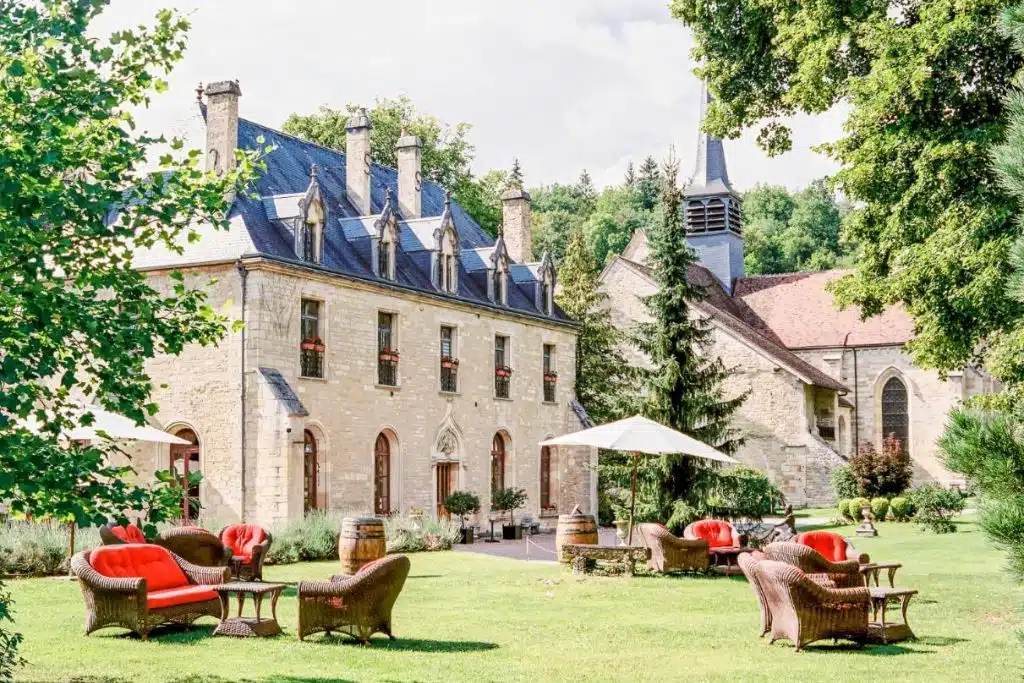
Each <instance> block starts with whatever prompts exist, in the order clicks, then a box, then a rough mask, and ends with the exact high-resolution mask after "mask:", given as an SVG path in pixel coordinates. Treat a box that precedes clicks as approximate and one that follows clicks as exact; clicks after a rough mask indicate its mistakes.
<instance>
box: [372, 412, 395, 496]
mask: <svg viewBox="0 0 1024 683" xmlns="http://www.w3.org/2000/svg"><path fill="white" fill-rule="evenodd" d="M373 512H374V514H377V515H389V514H391V440H390V439H388V437H387V435H386V434H385V433H384V432H381V433H380V434H378V435H377V443H376V444H374V447H373Z"/></svg>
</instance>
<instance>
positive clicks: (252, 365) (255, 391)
mask: <svg viewBox="0 0 1024 683" xmlns="http://www.w3.org/2000/svg"><path fill="white" fill-rule="evenodd" d="M243 273H244V275H243ZM192 277H195V278H197V279H198V278H202V279H204V280H206V279H209V278H210V277H216V278H217V283H216V285H214V287H213V288H212V289H211V290H210V300H211V303H212V304H213V305H214V307H224V309H223V310H225V312H226V313H227V314H228V315H230V316H232V317H233V318H235V319H239V320H244V322H245V329H244V332H239V333H232V334H230V335H229V336H228V337H227V338H226V339H225V340H224V341H223V342H222V343H221V344H220V345H218V346H216V347H206V348H202V347H190V348H188V349H186V350H185V352H184V353H183V354H182V355H181V356H179V357H160V358H157V359H155V360H154V361H153V362H152V363H151V364H150V367H149V370H150V372H151V376H152V377H153V380H154V383H155V384H157V385H158V386H159V385H162V384H166V385H167V386H166V387H165V388H160V389H158V390H157V392H156V394H155V395H154V398H155V400H156V401H157V403H158V404H159V405H160V409H161V410H160V413H159V414H158V415H157V416H156V417H155V420H154V423H155V424H157V425H159V426H161V427H163V428H166V429H169V430H170V431H172V432H174V431H175V430H176V429H179V428H182V427H187V428H190V429H192V430H194V431H195V433H196V434H197V435H198V437H199V441H200V447H201V460H200V461H201V469H202V472H203V475H204V482H203V485H202V489H201V493H200V499H201V501H202V503H203V506H204V510H205V511H206V513H207V514H210V515H212V516H213V517H216V518H219V519H224V520H231V519H246V520H248V521H254V522H257V523H261V524H267V525H275V524H280V523H283V522H286V521H288V520H291V519H295V518H297V517H301V516H302V514H303V512H304V509H303V505H304V489H303V466H304V454H303V435H304V432H305V430H309V431H310V432H312V434H313V435H314V437H315V439H316V446H317V452H318V465H319V471H318V474H317V490H318V491H319V497H318V501H317V502H318V505H317V507H318V508H320V509H324V510H334V511H339V512H353V513H367V512H373V508H374V500H373V498H374V444H375V442H376V439H377V436H378V435H379V434H381V433H383V434H385V435H386V437H387V438H388V440H389V442H390V445H391V454H392V461H391V491H390V494H391V501H392V509H393V510H394V511H400V512H408V511H409V510H410V509H412V508H419V509H422V510H425V511H428V513H430V512H434V511H436V509H437V500H436V494H435V492H436V479H435V477H436V467H437V463H438V462H448V461H450V462H452V463H454V464H455V471H456V474H455V477H456V480H455V486H454V487H453V490H468V491H472V492H474V493H476V494H477V495H479V496H480V499H481V501H484V502H485V506H484V507H485V510H486V501H489V500H490V486H491V478H490V477H491V447H492V442H493V439H494V436H495V434H497V433H501V434H502V436H503V437H504V438H505V440H506V444H507V449H508V450H507V453H508V455H507V464H506V479H505V481H506V486H516V487H521V488H524V489H526V491H527V494H528V495H529V501H528V504H527V507H526V509H525V510H522V511H520V512H521V513H522V512H525V513H528V514H532V515H533V516H534V517H542V521H543V522H544V523H545V524H547V525H552V524H553V522H554V515H557V514H558V513H559V512H563V513H564V512H567V511H568V510H570V509H571V508H572V507H573V506H574V505H576V504H579V505H580V506H581V508H583V509H594V506H595V501H596V495H595V491H594V489H595V488H596V476H592V470H591V465H592V464H594V463H593V462H592V461H593V460H594V458H596V452H594V451H591V450H590V449H572V448H562V449H552V454H551V455H552V457H551V460H552V464H551V468H552V470H551V471H552V503H553V508H552V509H549V510H548V511H542V510H540V508H539V503H540V447H539V446H538V445H537V444H538V443H539V442H540V441H542V440H544V439H546V438H550V437H552V436H557V435H560V434H564V433H566V432H569V431H575V430H578V429H579V428H580V425H579V422H578V419H577V418H576V416H575V414H574V413H573V412H572V410H571V409H570V407H569V401H570V400H571V399H572V395H571V387H572V385H573V382H574V368H575V355H574V354H575V331H574V329H573V328H571V327H570V326H567V325H564V324H550V325H543V324H538V323H536V322H533V321H529V322H526V321H524V320H522V319H518V318H517V317H515V316H512V315H501V314H497V313H493V312H488V313H484V312H482V311H480V310H474V309H473V308H472V307H470V306H465V305H458V304H456V303H452V302H446V301H438V300H432V299H430V298H428V297H422V296H416V295H408V296H398V295H396V294H395V293H394V292H391V291H388V290H385V289H383V288H380V287H376V286H373V285H368V284H356V283H352V282H347V281H342V280H339V279H338V278H334V277H331V276H328V275H314V274H311V273H307V272H303V271H301V270H297V269H294V268H288V267H284V266H280V265H276V264H268V263H264V262H261V261H260V260H259V259H253V260H251V261H247V262H245V263H243V264H242V269H241V270H240V269H239V268H236V267H234V266H224V267H219V268H210V269H199V270H197V271H195V272H194V273H193V274H192ZM243 277H244V292H243ZM150 279H151V281H152V282H154V283H155V284H157V285H160V284H162V283H166V277H165V275H164V274H163V273H160V272H154V273H153V274H152V275H151V278H150ZM303 298H306V299H315V300H318V301H321V302H323V303H322V306H323V307H322V309H321V316H322V319H323V321H324V323H325V324H324V327H323V329H322V332H321V336H322V337H323V340H324V343H325V345H326V352H325V373H324V378H323V379H313V378H302V377H300V368H299V352H298V348H299V341H300V333H299V327H300V321H299V315H300V314H299V306H300V301H301V300H302V299H303ZM242 306H244V311H243V309H242ZM379 312H388V313H392V314H394V315H395V316H396V321H397V323H396V331H397V347H398V348H399V349H400V352H401V360H400V362H399V379H398V386H397V387H385V386H380V385H377V383H376V379H377V377H376V373H377V336H376V335H377V315H378V313H379ZM441 325H446V326H452V327H454V328H455V329H456V342H455V348H456V351H455V353H456V354H457V356H458V357H459V360H460V365H459V373H458V382H459V386H458V389H459V390H458V392H457V393H454V394H448V393H444V392H442V391H441V390H440V384H439V361H438V358H439V329H440V326H441ZM496 334H500V335H503V336H507V337H508V338H509V341H510V352H511V363H510V364H511V366H512V367H513V379H512V383H511V394H510V396H511V398H510V399H508V400H505V399H498V398H495V397H494V372H493V358H494V357H493V353H494V337H495V335H496ZM243 337H244V377H245V392H244V398H243V392H242V377H243V369H242V363H243V360H242V356H243V354H242V349H243V341H242V339H243ZM544 344H549V345H552V346H553V347H554V349H555V366H556V369H557V372H558V374H559V380H558V388H557V390H556V400H555V401H554V402H551V403H548V402H545V401H544V400H543V393H542V366H541V352H542V348H543V345H544ZM260 368H273V369H276V370H278V371H279V372H280V374H281V375H282V376H283V377H284V378H285V380H286V381H287V383H288V384H289V385H290V386H291V387H292V388H294V391H295V394H296V395H297V396H298V398H299V399H300V400H301V403H302V406H303V407H304V408H305V411H306V412H307V413H308V414H307V415H299V414H295V412H294V411H292V410H290V408H289V406H287V405H285V404H284V403H282V401H281V400H280V399H279V398H278V397H277V396H276V395H275V393H274V391H273V390H272V388H271V387H270V386H269V385H268V383H267V381H266V378H265V377H264V376H263V374H262V373H261V372H260ZM567 387H568V389H567ZM243 425H244V430H243ZM448 433H451V434H454V436H455V448H454V449H453V450H452V451H451V452H442V449H441V446H440V445H439V440H440V439H441V437H442V435H443V434H448ZM243 443H244V444H245V447H244V449H243V447H242V444H243ZM169 458H170V455H169V447H167V446H143V447H140V448H139V449H138V451H137V452H136V453H135V457H134V459H133V464H134V466H135V467H136V470H137V471H138V472H139V476H140V477H141V478H143V479H146V478H150V477H152V472H153V471H154V470H156V469H167V467H168V466H169ZM243 471H244V473H245V476H244V487H243V480H242V478H241V476H240V473H241V472H243ZM243 499H244V510H243V507H242V506H243V503H242V501H243ZM476 521H477V522H479V523H481V524H484V523H485V522H486V512H484V513H482V514H481V515H480V517H479V518H478V519H477V520H476Z"/></svg>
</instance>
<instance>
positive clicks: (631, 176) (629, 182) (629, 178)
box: [623, 161, 636, 188]
mask: <svg viewBox="0 0 1024 683" xmlns="http://www.w3.org/2000/svg"><path fill="white" fill-rule="evenodd" d="M623 184H624V185H625V186H626V187H629V188H635V187H636V169H635V168H634V167H633V162H632V161H631V162H629V165H627V166H626V176H625V178H624V182H623Z"/></svg>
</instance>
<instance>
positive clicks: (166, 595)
mask: <svg viewBox="0 0 1024 683" xmlns="http://www.w3.org/2000/svg"><path fill="white" fill-rule="evenodd" d="M216 599H217V592H216V591H214V590H213V589H212V588H210V587H209V586H180V587H178V588H165V589H164V590H159V591H149V594H148V595H147V596H146V605H147V606H148V607H149V609H160V608H161V607H174V606H175V605H187V604H189V603H193V602H205V601H206V600H216Z"/></svg>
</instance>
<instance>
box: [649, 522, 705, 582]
mask: <svg viewBox="0 0 1024 683" xmlns="http://www.w3.org/2000/svg"><path fill="white" fill-rule="evenodd" d="M636 532H637V535H638V536H639V542H640V545H641V546H643V547H645V548H649V549H650V551H651V557H650V559H649V560H648V561H647V566H648V567H650V568H651V569H652V570H654V571H656V572H662V573H663V574H668V573H671V572H696V571H707V568H708V543H707V541H705V540H703V539H688V538H679V537H678V536H675V535H674V534H673V533H672V532H671V531H669V530H668V529H666V528H665V527H664V525H662V524H654V523H646V524H638V525H637V527H636Z"/></svg>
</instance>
